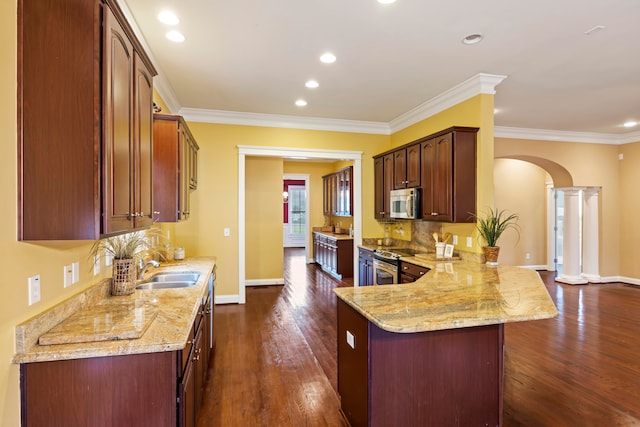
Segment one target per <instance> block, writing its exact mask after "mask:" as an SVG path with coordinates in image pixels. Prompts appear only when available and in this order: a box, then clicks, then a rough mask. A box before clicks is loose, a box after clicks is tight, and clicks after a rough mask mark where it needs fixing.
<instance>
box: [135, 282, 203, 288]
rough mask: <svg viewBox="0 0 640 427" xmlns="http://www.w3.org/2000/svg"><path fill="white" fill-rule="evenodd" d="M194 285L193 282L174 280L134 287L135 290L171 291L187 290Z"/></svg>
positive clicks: (146, 283) (145, 283)
mask: <svg viewBox="0 0 640 427" xmlns="http://www.w3.org/2000/svg"><path fill="white" fill-rule="evenodd" d="M195 284H196V281H195V280H175V281H171V282H144V283H141V284H139V285H138V286H136V289H140V290H146V289H172V288H188V287H190V286H193V285H195Z"/></svg>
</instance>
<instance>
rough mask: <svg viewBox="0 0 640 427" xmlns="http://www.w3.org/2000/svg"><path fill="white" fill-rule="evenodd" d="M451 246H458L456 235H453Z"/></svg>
mask: <svg viewBox="0 0 640 427" xmlns="http://www.w3.org/2000/svg"><path fill="white" fill-rule="evenodd" d="M453 244H454V245H457V244H458V235H457V234H454V235H453Z"/></svg>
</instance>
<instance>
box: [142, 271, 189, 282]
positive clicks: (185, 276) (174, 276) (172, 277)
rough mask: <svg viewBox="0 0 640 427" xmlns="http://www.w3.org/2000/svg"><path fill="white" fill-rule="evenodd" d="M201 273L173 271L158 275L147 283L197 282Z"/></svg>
mask: <svg viewBox="0 0 640 427" xmlns="http://www.w3.org/2000/svg"><path fill="white" fill-rule="evenodd" d="M199 277H200V273H199V272H197V271H171V272H169V271H168V272H166V273H156V274H154V275H153V276H151V277H150V278H149V279H148V280H145V282H192V281H193V282H197V281H198V278H199Z"/></svg>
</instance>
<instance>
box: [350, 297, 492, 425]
mask: <svg viewBox="0 0 640 427" xmlns="http://www.w3.org/2000/svg"><path fill="white" fill-rule="evenodd" d="M337 312H338V328H337V337H338V338H337V340H338V354H337V360H338V394H339V395H340V402H341V411H342V413H343V414H344V416H345V418H346V419H347V420H348V421H349V424H350V425H351V426H352V427H363V426H369V427H378V426H380V427H382V426H425V427H429V426H434V427H435V426H438V427H439V426H451V425H461V426H471V425H483V426H484V425H487V426H497V425H501V423H502V377H503V373H502V366H503V337H504V333H503V325H502V324H498V325H487V326H476V327H468V328H459V329H445V330H436V331H428V332H417V333H393V332H389V331H385V330H383V329H380V328H379V327H378V326H376V325H375V324H373V323H372V322H371V321H369V320H368V319H367V318H365V317H364V316H363V315H362V314H360V313H359V312H358V311H356V310H355V309H354V308H352V307H351V306H350V305H348V304H347V303H345V302H344V301H343V300H342V299H338V303H337Z"/></svg>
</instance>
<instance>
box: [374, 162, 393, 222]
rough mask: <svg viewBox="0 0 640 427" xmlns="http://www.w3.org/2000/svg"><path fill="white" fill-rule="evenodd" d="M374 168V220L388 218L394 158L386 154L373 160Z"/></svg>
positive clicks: (389, 215)
mask: <svg viewBox="0 0 640 427" xmlns="http://www.w3.org/2000/svg"><path fill="white" fill-rule="evenodd" d="M373 166H374V186H375V188H374V208H375V218H376V219H385V218H390V217H391V214H390V208H391V200H390V194H391V190H393V189H394V185H393V181H394V156H393V154H386V155H381V156H377V157H375V158H374V160H373Z"/></svg>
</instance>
